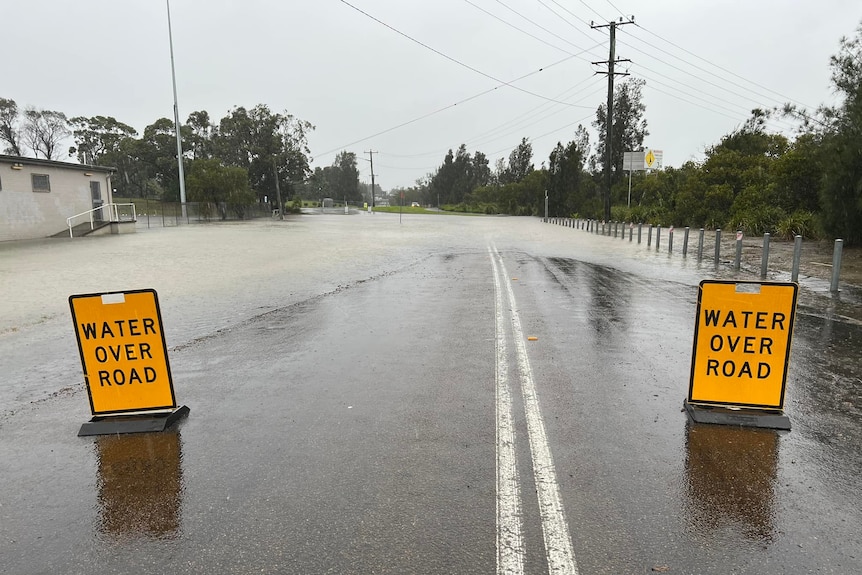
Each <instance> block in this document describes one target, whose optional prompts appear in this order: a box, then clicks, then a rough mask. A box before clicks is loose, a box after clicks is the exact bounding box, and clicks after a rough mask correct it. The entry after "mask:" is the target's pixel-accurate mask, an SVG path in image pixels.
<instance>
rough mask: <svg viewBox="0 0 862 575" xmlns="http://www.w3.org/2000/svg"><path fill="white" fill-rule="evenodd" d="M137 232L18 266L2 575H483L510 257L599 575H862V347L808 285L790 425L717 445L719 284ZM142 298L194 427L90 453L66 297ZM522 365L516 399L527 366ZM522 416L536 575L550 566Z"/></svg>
mask: <svg viewBox="0 0 862 575" xmlns="http://www.w3.org/2000/svg"><path fill="white" fill-rule="evenodd" d="M139 227H140V230H139V232H138V233H137V234H131V235H127V236H109V237H100V238H82V239H76V240H41V241H34V242H23V243H14V244H0V291H2V293H3V294H4V297H3V298H2V300H0V362H2V366H0V374H2V382H0V462H2V463H0V484H2V485H4V490H3V493H2V495H0V563H4V564H5V565H11V567H9V569H11V571H10V572H15V573H44V572H52V571H53V572H64V573H86V572H92V568H93V566H94V565H101V566H104V568H105V569H106V570H108V571H111V572H117V573H119V572H129V573H131V572H136V573H158V572H163V571H165V570H167V569H172V570H174V571H177V572H183V573H214V572H230V573H250V572H266V573H279V572H296V573H370V572H379V573H406V572H411V573H429V574H430V573H447V572H451V573H454V572H458V573H487V572H493V570H494V564H495V534H494V527H495V514H496V512H495V509H496V507H495V505H496V502H495V494H496V493H497V486H496V484H495V478H494V473H495V472H494V442H495V427H494V416H495V403H494V393H495V392H494V372H495V369H494V342H495V341H499V338H498V337H495V327H494V303H493V298H494V293H495V292H494V287H493V285H494V284H493V281H491V278H492V276H491V266H490V263H489V261H488V251H489V247H490V246H494V247H495V248H496V249H498V250H499V252H500V254H502V255H501V261H502V262H505V265H506V266H507V268H508V272H509V275H510V276H511V277H509V278H504V280H511V282H512V287H513V293H514V294H515V295H516V297H517V304H514V300H513V305H511V306H504V312H505V313H512V314H513V313H515V311H517V313H519V314H520V316H521V320H522V321H523V325H524V330H525V332H526V333H527V334H530V335H533V334H536V335H537V336H538V337H537V340H536V341H531V342H530V344H529V347H528V348H527V349H528V353H529V360H530V361H531V362H532V373H533V375H534V376H535V379H536V385H537V387H538V395H539V401H540V402H541V410H542V411H543V412H544V420H545V424H546V426H547V437H548V438H549V441H550V451H551V452H553V459H554V461H553V463H554V464H555V465H556V470H557V476H558V481H559V489H560V493H561V501H562V502H563V504H564V506H565V511H566V516H567V518H568V523H569V525H570V529H571V538H572V542H573V547H574V552H575V554H576V555H577V557H578V564H579V567H580V572H582V573H585V574H586V573H609V574H616V573H632V572H650V571H651V570H653V568H655V569H654V570H657V571H664V570H665V569H664V568H665V567H667V568H668V569H667V570H668V571H669V572H675V573H698V574H703V573H728V572H734V573H757V574H758V575H761V574H778V573H791V572H800V573H807V572H824V573H854V572H859V571H860V569H862V533H860V531H862V530H860V527H859V525H860V523H862V504H860V501H862V487H860V484H859V481H858V470H859V469H860V468H862V423H860V422H862V379H860V378H862V366H860V363H859V361H858V349H859V346H860V343H862V326H860V323H859V322H857V321H855V320H853V319H852V318H850V317H849V316H847V314H836V312H835V302H834V300H833V299H832V298H829V297H823V296H822V295H820V294H819V293H817V292H812V293H808V292H806V295H805V297H804V298H802V301H803V304H801V305H800V308H799V311H798V314H797V321H796V326H795V336H794V343H793V352H792V358H791V370H790V377H789V380H788V392H787V401H786V411H787V413H788V415H789V416H790V418H791V421H792V423H793V430H792V431H791V432H776V431H772V430H757V429H742V428H738V427H726V426H707V425H697V424H692V423H690V422H688V421H687V419H686V416H685V414H684V413H682V412H681V407H682V400H683V399H684V398H685V396H686V392H687V381H688V372H689V363H688V362H689V361H690V353H691V338H692V334H693V323H694V313H695V305H696V300H697V284H698V282H699V281H700V280H702V279H708V278H713V277H716V275H715V272H714V270H713V266H712V262H708V261H705V262H703V263H702V264H701V263H698V262H696V261H694V260H692V259H686V260H683V259H682V258H679V257H673V258H670V257H667V254H657V253H656V252H655V251H650V250H646V249H645V246H637V244H630V243H629V242H627V241H626V242H623V241H621V240H620V239H617V240H616V241H615V240H614V239H613V238H607V237H601V236H595V235H590V234H587V233H584V232H581V231H579V230H572V229H567V228H562V227H559V226H551V225H546V224H541V223H540V222H538V221H537V220H536V219H533V218H505V217H500V218H493V217H440V216H409V217H408V216H405V217H404V218H403V221H402V222H401V223H399V218H398V215H397V214H395V215H386V214H374V215H368V214H357V215H351V216H343V215H314V216H312V215H309V216H302V217H297V218H293V219H289V220H288V221H285V222H277V221H270V220H260V221H252V222H239V223H237V222H231V223H212V224H206V225H189V226H182V227H173V228H160V227H159V228H156V227H153V228H149V229H148V228H147V227H146V225H145V222H139ZM718 274H719V277H722V278H728V277H733V274H732V273H730V272H728V271H727V270H724V269H722V270H720V271H719V272H718ZM750 279H753V278H750ZM145 288H154V289H156V290H157V292H158V294H159V299H160V303H161V315H162V318H163V321H164V328H165V331H166V339H167V344H168V347H169V350H170V353H171V364H172V367H173V369H174V382H175V386H176V390H177V398H178V401H179V403H180V404H188V405H189V406H190V407H191V409H192V411H191V415H190V416H189V418H188V419H187V420H186V421H184V422H182V423H180V424H179V425H178V426H176V427H175V428H174V429H172V430H170V431H169V432H166V433H162V434H140V435H127V436H105V437H98V438H76V437H74V434H75V433H76V431H77V427H78V426H79V425H80V424H81V423H83V422H84V421H85V420H86V419H87V418H88V417H89V409H88V405H87V397H86V392H85V391H84V389H83V384H82V375H81V366H80V359H79V356H78V351H77V344H76V341H75V335H74V330H73V326H72V322H71V316H70V313H69V306H68V301H67V300H68V297H69V296H70V295H74V294H85V293H98V292H108V291H115V290H132V289H145ZM844 303H845V304H846V302H844ZM851 305H852V304H851ZM851 315H852V314H851ZM513 337H514V336H513ZM512 344H513V342H512V341H510V345H509V348H510V349H511V348H513V345H512ZM498 369H499V364H498ZM503 369H504V370H509V371H511V373H512V377H511V378H510V379H511V381H512V386H513V389H517V387H516V385H517V384H516V383H515V379H516V378H515V376H514V374H515V373H516V372H517V371H518V370H520V369H522V366H521V365H520V363H519V362H516V361H515V360H514V359H513V358H512V357H508V359H507V363H506V364H505V365H504V368H503ZM516 395H517V394H516ZM515 404H516V407H518V406H519V405H520V404H519V400H517V399H516V400H515ZM522 419H523V416H516V417H514V418H513V425H514V427H515V434H514V438H515V442H516V448H515V450H514V454H515V456H516V458H517V460H518V461H520V464H519V465H520V467H519V470H520V482H521V492H522V494H523V502H524V503H523V509H522V511H523V513H522V516H523V521H524V528H523V535H524V539H525V541H526V545H525V548H526V550H527V554H526V560H525V561H526V562H525V565H526V566H527V567H528V571H529V572H547V570H548V559H546V558H545V557H544V556H543V554H542V553H541V550H542V549H543V546H544V543H543V541H544V539H543V530H542V526H543V524H541V519H542V518H541V517H540V516H541V513H540V509H539V504H538V503H537V502H536V501H535V500H534V497H535V495H534V494H535V492H536V481H537V480H534V479H532V478H531V475H530V474H531V471H532V470H531V468H530V466H529V465H528V464H527V463H525V462H528V461H530V458H531V456H532V446H527V444H526V439H525V438H526V437H527V434H528V429H527V427H526V423H525V422H524V421H522ZM166 565H167V566H166Z"/></svg>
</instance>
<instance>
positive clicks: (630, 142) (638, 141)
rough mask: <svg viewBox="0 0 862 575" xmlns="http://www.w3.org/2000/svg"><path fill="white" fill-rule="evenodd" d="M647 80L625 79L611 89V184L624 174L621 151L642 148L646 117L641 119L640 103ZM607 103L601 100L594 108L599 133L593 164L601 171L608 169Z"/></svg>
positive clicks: (642, 109) (595, 123)
mask: <svg viewBox="0 0 862 575" xmlns="http://www.w3.org/2000/svg"><path fill="white" fill-rule="evenodd" d="M644 85H646V82H645V81H644V80H641V79H634V80H628V81H627V82H623V83H622V84H620V85H619V86H618V87H617V89H616V90H615V92H614V117H613V118H612V123H613V128H612V130H611V138H612V141H611V187H612V188H613V185H614V184H616V183H617V182H618V181H620V179H621V178H622V175H623V153H624V152H631V151H639V150H643V142H644V138H646V137H647V136H648V135H649V132H648V131H647V121H646V119H644V117H643V116H644V112H646V105H645V104H644V103H643V87H644ZM607 114H608V111H607V104H602V105H600V106H599V107H598V109H597V110H596V119H595V121H594V122H593V127H595V128H596V130H597V131H598V135H599V140H598V143H597V144H596V155H595V157H594V159H593V162H594V164H595V165H596V166H597V167H599V166H600V168H601V171H602V172H604V171H605V170H606V169H607V163H608V160H607V153H606V151H607V144H606V142H607V117H608V116H607Z"/></svg>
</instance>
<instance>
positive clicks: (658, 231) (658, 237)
mask: <svg viewBox="0 0 862 575" xmlns="http://www.w3.org/2000/svg"><path fill="white" fill-rule="evenodd" d="M660 243H661V226H656V228H655V251H658V246H659V244H660Z"/></svg>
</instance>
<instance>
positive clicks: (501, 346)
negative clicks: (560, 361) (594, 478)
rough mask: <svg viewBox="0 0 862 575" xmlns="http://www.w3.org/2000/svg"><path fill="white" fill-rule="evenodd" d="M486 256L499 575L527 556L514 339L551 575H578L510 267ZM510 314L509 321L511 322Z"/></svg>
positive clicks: (492, 250)
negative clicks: (512, 382)
mask: <svg viewBox="0 0 862 575" xmlns="http://www.w3.org/2000/svg"><path fill="white" fill-rule="evenodd" d="M488 254H489V256H490V258H491V265H492V267H493V270H494V295H495V297H494V300H495V309H496V314H495V315H496V334H497V335H496V352H497V353H496V356H497V358H496V359H497V369H496V372H497V377H496V379H497V573H498V575H522V574H523V573H524V558H525V555H526V548H525V545H524V539H523V518H522V506H521V484H520V479H519V476H518V462H517V456H516V449H515V424H514V419H513V414H512V395H511V391H510V389H509V351H508V349H509V348H508V339H509V334H510V333H511V339H512V340H513V341H514V347H515V354H516V364H517V368H518V369H517V370H518V375H519V379H520V384H521V394H522V396H523V401H524V414H525V417H526V422H527V435H528V436H529V443H530V456H531V459H532V462H533V475H534V477H535V481H536V494H537V496H538V502H539V514H540V516H541V519H542V533H543V535H544V540H545V553H546V555H547V560H548V572H549V573H550V574H551V575H578V566H577V563H576V561H575V554H574V551H573V550H572V539H571V536H570V535H569V527H568V523H567V522H566V516H565V512H564V510H563V503H562V501H561V500H560V488H559V486H558V484H557V473H556V471H555V470H554V459H553V457H552V456H551V449H550V447H549V446H548V437H547V434H546V433H545V423H544V420H543V419H542V411H541V409H540V408H539V398H538V396H537V395H536V385H535V382H534V381H533V370H532V368H531V367H530V359H529V357H527V347H526V344H525V336H524V332H523V329H521V319H520V317H519V316H518V310H517V303H516V301H515V293H514V291H513V290H512V285H511V281H510V280H509V274H508V272H507V271H506V265H505V264H504V263H503V258H502V257H501V256H500V253H499V252H498V251H497V248H496V247H495V246H489V247H488ZM506 309H508V310H509V314H508V315H510V316H511V320H510V321H508V322H507V321H506V316H507V314H506ZM507 327H508V328H509V329H507Z"/></svg>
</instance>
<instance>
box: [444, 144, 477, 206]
mask: <svg viewBox="0 0 862 575" xmlns="http://www.w3.org/2000/svg"><path fill="white" fill-rule="evenodd" d="M484 157H485V156H484V154H480V156H479V160H480V162H481V161H482V159H483V158H484ZM486 165H487V164H486ZM480 171H483V168H480ZM477 175H478V174H477V173H476V172H475V170H474V166H473V159H472V158H471V157H470V154H468V153H467V146H465V145H464V144H461V145H460V146H459V147H458V149H457V150H456V151H455V152H454V153H453V152H452V150H451V149H450V150H449V152H448V153H447V154H446V156H445V157H444V158H443V164H442V165H441V166H440V167H439V168H438V169H437V172H436V173H435V174H434V175H433V176H432V178H431V182H430V192H431V195H432V197H435V198H436V197H439V198H440V202H441V203H443V204H460V203H462V202H463V201H464V199H465V198H466V197H467V195H468V194H469V193H470V192H472V191H473V189H474V188H475V185H476V184H475V182H476V180H477Z"/></svg>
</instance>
